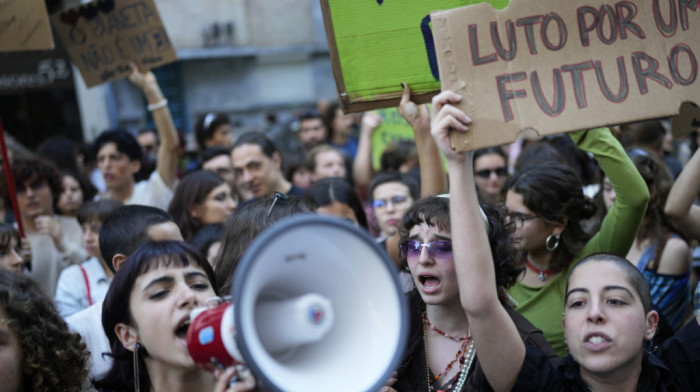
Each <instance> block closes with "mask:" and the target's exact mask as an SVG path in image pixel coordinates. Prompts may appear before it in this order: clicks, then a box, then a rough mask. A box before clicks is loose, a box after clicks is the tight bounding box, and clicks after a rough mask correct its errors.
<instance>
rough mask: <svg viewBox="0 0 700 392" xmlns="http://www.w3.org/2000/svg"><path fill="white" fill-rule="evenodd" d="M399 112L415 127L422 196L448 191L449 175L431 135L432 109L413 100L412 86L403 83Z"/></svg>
mask: <svg viewBox="0 0 700 392" xmlns="http://www.w3.org/2000/svg"><path fill="white" fill-rule="evenodd" d="M399 113H400V114H401V116H403V118H404V120H406V122H407V123H408V124H409V125H410V126H411V129H413V139H414V140H415V141H416V150H417V151H418V163H419V165H420V179H421V181H420V197H427V196H435V195H439V194H441V193H446V192H447V176H446V175H445V167H444V166H443V163H442V158H441V157H440V150H438V147H437V145H436V144H435V140H434V139H433V137H432V136H431V135H430V110H429V109H428V105H427V104H423V105H416V104H415V103H414V102H413V101H411V88H410V87H409V86H408V85H407V84H405V83H404V84H403V95H402V96H401V103H400V104H399Z"/></svg>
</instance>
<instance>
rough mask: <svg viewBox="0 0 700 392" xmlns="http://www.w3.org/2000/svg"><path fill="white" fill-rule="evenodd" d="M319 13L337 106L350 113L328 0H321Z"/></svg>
mask: <svg viewBox="0 0 700 392" xmlns="http://www.w3.org/2000/svg"><path fill="white" fill-rule="evenodd" d="M321 13H322V14H323V26H324V29H325V30H326V40H328V53H329V55H330V58H331V69H332V70H333V78H334V79H335V87H336V90H337V92H338V104H339V105H340V108H341V110H343V112H345V113H352V112H349V111H347V110H348V107H349V105H350V104H351V103H352V102H351V100H350V99H349V98H348V97H347V93H346V88H345V79H343V69H342V68H341V67H340V56H339V55H338V45H337V44H336V41H335V29H334V28H333V16H332V15H331V7H330V3H329V0H321Z"/></svg>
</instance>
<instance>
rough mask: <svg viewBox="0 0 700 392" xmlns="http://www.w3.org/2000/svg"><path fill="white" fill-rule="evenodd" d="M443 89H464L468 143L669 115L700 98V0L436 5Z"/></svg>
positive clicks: (464, 145)
mask: <svg viewBox="0 0 700 392" xmlns="http://www.w3.org/2000/svg"><path fill="white" fill-rule="evenodd" d="M431 18H432V21H433V35H434V36H435V46H436V52H437V58H438V65H439V70H440V75H441V83H442V88H443V90H453V91H456V92H457V93H459V94H461V95H462V96H463V97H464V100H463V102H461V103H460V105H459V106H460V108H461V109H463V110H465V112H466V113H467V114H468V115H469V116H470V117H471V118H472V120H473V123H472V125H471V126H470V132H468V133H467V134H466V135H457V133H456V132H455V133H454V135H455V136H453V138H452V142H453V145H454V147H455V148H456V149H458V150H472V149H476V148H481V147H486V146H493V145H499V144H503V143H508V142H512V141H514V140H516V138H517V136H518V133H519V132H520V131H522V130H525V129H533V130H535V131H536V132H537V133H538V134H539V135H548V134H553V133H558V132H565V131H574V130H580V129H588V128H593V127H598V126H606V125H613V124H620V123H626V122H631V121H637V120H644V119H651V118H659V117H665V116H670V115H674V114H676V113H678V112H679V108H680V106H681V104H682V103H683V102H694V103H695V104H698V101H700V81H698V78H697V76H698V59H697V55H696V53H700V7H698V1H697V0H692V1H689V0H623V1H618V2H609V1H605V0H583V1H576V2H555V3H552V2H541V1H535V0H513V1H511V3H510V5H509V6H508V7H507V8H506V9H504V10H500V11H497V10H494V9H493V8H491V7H490V6H489V5H488V4H477V5H474V6H469V7H462V8H459V9H454V10H449V11H440V12H434V13H432V14H431Z"/></svg>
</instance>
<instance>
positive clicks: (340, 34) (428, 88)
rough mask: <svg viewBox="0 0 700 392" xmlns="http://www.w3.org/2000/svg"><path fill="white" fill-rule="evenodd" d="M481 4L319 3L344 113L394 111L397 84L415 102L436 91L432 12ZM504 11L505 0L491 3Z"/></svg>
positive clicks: (457, 0)
mask: <svg viewBox="0 0 700 392" xmlns="http://www.w3.org/2000/svg"><path fill="white" fill-rule="evenodd" d="M483 1H484V0H432V1H425V0H322V3H321V5H322V8H323V13H324V21H325V24H326V33H327V35H328V43H329V49H330V54H331V60H332V62H333V73H334V75H335V80H336V86H337V88H338V96H339V101H340V104H341V106H342V107H343V110H344V111H345V112H346V113H348V112H359V111H364V110H369V109H377V108H385V107H392V106H397V105H398V103H399V100H400V98H401V92H402V89H401V83H407V84H408V85H409V86H410V87H411V91H412V92H413V94H414V95H413V96H412V99H413V100H414V101H415V102H419V103H420V102H428V101H429V100H430V98H431V97H432V96H433V95H434V94H435V93H436V92H438V91H440V80H439V74H438V68H437V57H436V55H435V50H434V44H433V34H432V29H431V24H430V12H431V11H435V10H445V9H452V8H457V7H462V6H465V5H468V4H476V3H480V2H483ZM489 2H490V3H491V4H492V5H493V6H494V7H495V8H498V9H501V8H505V6H506V5H507V4H508V0H490V1H489Z"/></svg>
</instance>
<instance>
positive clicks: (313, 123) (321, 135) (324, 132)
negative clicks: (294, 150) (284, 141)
mask: <svg viewBox="0 0 700 392" xmlns="http://www.w3.org/2000/svg"><path fill="white" fill-rule="evenodd" d="M296 136H297V140H299V143H300V144H301V146H302V147H303V149H304V151H310V150H311V149H312V148H314V147H316V146H319V145H321V144H324V143H326V142H327V141H328V129H327V128H326V124H324V123H323V118H322V117H321V114H320V113H319V112H318V111H317V110H312V111H308V112H306V113H303V114H302V115H301V116H299V130H298V131H297V132H296Z"/></svg>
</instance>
